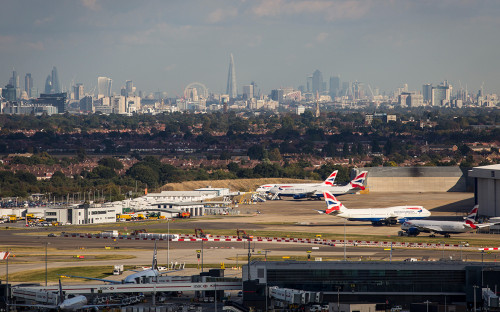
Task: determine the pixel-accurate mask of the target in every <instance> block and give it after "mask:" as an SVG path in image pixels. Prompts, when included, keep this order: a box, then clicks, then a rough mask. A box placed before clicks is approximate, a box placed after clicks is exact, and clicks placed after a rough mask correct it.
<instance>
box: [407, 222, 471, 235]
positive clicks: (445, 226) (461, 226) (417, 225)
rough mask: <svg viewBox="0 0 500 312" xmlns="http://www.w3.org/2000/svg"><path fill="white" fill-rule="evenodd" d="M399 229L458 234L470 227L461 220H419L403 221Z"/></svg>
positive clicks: (468, 229)
mask: <svg viewBox="0 0 500 312" xmlns="http://www.w3.org/2000/svg"><path fill="white" fill-rule="evenodd" d="M401 229H402V230H403V231H407V232H411V229H417V230H418V231H419V232H424V233H439V234H458V233H465V232H469V231H471V230H472V227H471V226H470V225H468V224H467V223H465V222H461V221H437V220H421V221H411V222H405V223H403V225H401Z"/></svg>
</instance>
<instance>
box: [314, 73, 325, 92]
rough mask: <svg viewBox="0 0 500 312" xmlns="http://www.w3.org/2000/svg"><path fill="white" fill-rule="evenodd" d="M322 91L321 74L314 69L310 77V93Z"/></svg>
mask: <svg viewBox="0 0 500 312" xmlns="http://www.w3.org/2000/svg"><path fill="white" fill-rule="evenodd" d="M323 91H324V89H323V74H322V73H321V72H320V71H319V70H318V69H316V70H315V71H314V73H313V75H312V93H313V94H316V93H321V92H323Z"/></svg>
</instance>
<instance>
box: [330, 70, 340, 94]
mask: <svg viewBox="0 0 500 312" xmlns="http://www.w3.org/2000/svg"><path fill="white" fill-rule="evenodd" d="M339 92H340V77H339V76H332V77H330V96H331V97H332V99H333V98H334V97H336V96H338V95H339Z"/></svg>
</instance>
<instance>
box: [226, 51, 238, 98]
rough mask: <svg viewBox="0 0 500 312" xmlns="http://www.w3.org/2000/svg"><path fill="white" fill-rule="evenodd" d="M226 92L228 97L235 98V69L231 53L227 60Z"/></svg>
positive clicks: (236, 89)
mask: <svg viewBox="0 0 500 312" xmlns="http://www.w3.org/2000/svg"><path fill="white" fill-rule="evenodd" d="M226 93H227V94H228V95H229V98H232V99H235V98H237V97H238V88H237V87H236V70H235V68H234V58H233V54H232V53H231V58H230V61H229V72H228V74H227V88H226Z"/></svg>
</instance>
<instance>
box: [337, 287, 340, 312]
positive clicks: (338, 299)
mask: <svg viewBox="0 0 500 312" xmlns="http://www.w3.org/2000/svg"><path fill="white" fill-rule="evenodd" d="M337 312H340V286H337Z"/></svg>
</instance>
